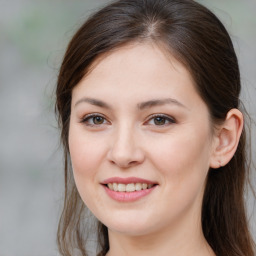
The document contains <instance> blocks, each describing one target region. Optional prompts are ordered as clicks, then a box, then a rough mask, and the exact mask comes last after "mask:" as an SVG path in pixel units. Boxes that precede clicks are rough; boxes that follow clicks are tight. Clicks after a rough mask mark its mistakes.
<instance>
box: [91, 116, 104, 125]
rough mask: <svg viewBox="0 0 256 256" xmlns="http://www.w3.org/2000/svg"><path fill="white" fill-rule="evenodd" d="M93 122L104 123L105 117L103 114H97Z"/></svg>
mask: <svg viewBox="0 0 256 256" xmlns="http://www.w3.org/2000/svg"><path fill="white" fill-rule="evenodd" d="M93 123H94V124H96V125H99V124H103V123H104V118H103V117H101V116H95V117H93Z"/></svg>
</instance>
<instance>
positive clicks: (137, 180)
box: [102, 177, 157, 184]
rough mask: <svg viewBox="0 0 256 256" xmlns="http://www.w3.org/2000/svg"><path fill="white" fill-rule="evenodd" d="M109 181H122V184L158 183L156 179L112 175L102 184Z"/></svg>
mask: <svg viewBox="0 0 256 256" xmlns="http://www.w3.org/2000/svg"><path fill="white" fill-rule="evenodd" d="M108 183H121V184H130V183H146V184H157V182H155V181H150V180H146V179H142V178H137V177H128V178H121V177H112V178H108V179H106V180H104V181H103V182H102V184H108Z"/></svg>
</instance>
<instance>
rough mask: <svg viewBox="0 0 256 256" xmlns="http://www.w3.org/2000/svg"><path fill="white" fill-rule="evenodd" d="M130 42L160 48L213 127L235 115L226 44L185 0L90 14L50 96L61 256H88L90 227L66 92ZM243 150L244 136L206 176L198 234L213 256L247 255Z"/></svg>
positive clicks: (119, 5) (103, 243)
mask: <svg viewBox="0 0 256 256" xmlns="http://www.w3.org/2000/svg"><path fill="white" fill-rule="evenodd" d="M134 41H137V42H138V41H139V42H143V41H152V42H154V43H156V44H161V45H163V46H164V48H165V49H166V50H167V51H168V52H169V53H170V54H171V55H172V56H174V57H175V58H177V59H178V60H179V61H180V62H181V63H183V64H184V65H185V66H186V67H187V69H188V70H189V71H190V73H191V75H192V77H193V79H194V82H195V85H196V89H197V90H198V93H199V95H200V96H201V98H202V99H203V100H204V102H205V103H206V104H207V106H208V109H209V112H210V116H211V121H212V125H213V126H214V124H216V123H219V122H221V121H223V120H225V117H226V114H227V112H228V111H229V110H230V109H232V108H241V103H240V100H239V94H240V90H241V84H240V73H239V67H238V61H237V57H236V54H235V52H234V48H233V45H232V41H231V39H230V37H229V35H228V33H227V31H226V29H225V27H224V26H223V25H222V23H221V22H220V21H219V20H218V18H217V17H216V16H215V15H214V14H213V13H212V12H211V11H209V10H208V9H207V8H205V7H203V6H202V5H200V4H198V3H196V2H195V1H192V0H129V1H128V0H119V1H115V2H113V3H111V4H109V5H107V6H106V7H104V8H102V9H101V10H99V11H98V12H96V13H95V14H94V15H92V16H91V17H90V18H89V19H88V20H87V21H86V22H85V23H84V24H83V25H82V27H81V28H80V29H79V30H78V31H77V33H76V34H75V35H74V37H73V39H72V40H71V42H70V43H69V45H68V48H67V51H66V54H65V56H64V60H63V63H62V65H61V68H60V72H59V77H58V82H57V90H56V96H57V101H56V111H57V113H58V119H59V125H60V128H61V139H62V143H63V146H64V154H65V200H64V208H63V212H62V215H61V218H60V222H59V229H58V245H59V250H60V253H61V254H62V255H63V256H71V255H72V251H73V249H74V248H76V249H77V250H78V251H79V252H80V253H81V255H83V256H85V255H87V248H86V246H85V234H86V233H88V225H89V223H88V222H87V223H86V220H85V219H84V218H85V210H86V207H85V206H84V203H83V202H82V200H81V198H80V196H79V194H78V191H77V189H76V186H75V183H74V179H73V175H72V171H71V166H70V159H69V147H68V133H69V118H70V112H71V93H72V89H73V88H74V87H75V86H76V85H77V83H78V82H79V81H80V80H81V79H82V77H84V76H85V75H86V74H87V73H88V72H89V70H90V67H91V66H92V63H93V62H94V61H95V59H96V58H98V57H99V56H101V55H102V54H104V53H107V52H109V51H112V50H113V49H116V48H117V47H121V46H122V45H124V44H128V43H131V42H134ZM245 145H246V136H245V129H244V130H243V132H242V136H241V139H240V142H239V145H238V148H237V151H236V153H235V155H234V157H233V158H232V160H231V161H230V162H229V163H228V164H227V165H226V166H224V167H221V168H219V169H217V170H212V169H210V170H209V174H208V177H207V184H206V189H205V193H204V199H203V204H202V228H203V232H204V236H205V238H206V240H207V241H208V243H209V245H210V246H211V247H212V249H213V250H214V252H215V254H216V255H217V256H254V243H253V240H252V238H251V235H250V232H249V230H248V223H247V218H246V212H245V205H244V198H243V194H244V190H245V185H246V179H247V177H248V172H249V168H248V166H247V162H246V152H245V149H246V146H245ZM94 232H95V231H94ZM98 245H99V254H98V255H105V254H106V252H107V251H108V249H109V243H108V233H107V228H106V227H105V226H104V225H103V224H101V223H100V222H99V223H98Z"/></svg>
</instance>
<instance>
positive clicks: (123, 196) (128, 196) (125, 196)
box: [103, 186, 156, 202]
mask: <svg viewBox="0 0 256 256" xmlns="http://www.w3.org/2000/svg"><path fill="white" fill-rule="evenodd" d="M103 187H104V189H105V191H106V193H107V194H108V195H109V196H110V197H111V198H112V199H114V200H116V201H119V202H133V201H136V200H139V199H140V198H142V197H145V196H147V195H148V194H149V193H151V192H152V191H153V190H154V189H155V188H156V186H154V187H152V188H149V189H143V190H140V191H134V192H117V191H113V190H110V189H109V188H108V187H107V186H103Z"/></svg>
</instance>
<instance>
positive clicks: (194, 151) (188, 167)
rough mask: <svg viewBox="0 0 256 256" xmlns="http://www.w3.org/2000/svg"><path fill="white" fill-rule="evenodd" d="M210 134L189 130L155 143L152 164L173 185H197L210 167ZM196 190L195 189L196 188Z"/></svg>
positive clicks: (190, 186) (174, 186) (189, 186)
mask: <svg viewBox="0 0 256 256" xmlns="http://www.w3.org/2000/svg"><path fill="white" fill-rule="evenodd" d="M209 149H210V143H209V135H208V133H207V132H204V131H201V133H200V134H199V133H198V132H197V131H194V132H193V130H191V129H190V130H188V131H187V132H184V133H179V134H175V135H170V136H169V138H163V139H162V140H159V141H158V142H157V143H155V146H154V153H153V154H152V158H153V159H154V160H153V161H154V165H155V166H156V168H157V169H158V170H160V171H161V172H162V174H163V177H166V180H165V181H164V182H167V183H168V184H170V186H172V187H173V188H180V187H182V188H185V189H186V186H187V187H188V189H189V188H191V189H192V187H195V188H196V187H199V186H201V185H202V184H203V183H204V180H205V177H206V175H207V172H208V169H209V155H210V154H209V152H210V151H209ZM196 189H197V188H196Z"/></svg>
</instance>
